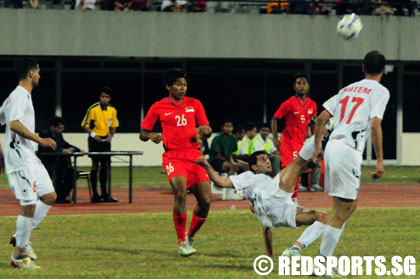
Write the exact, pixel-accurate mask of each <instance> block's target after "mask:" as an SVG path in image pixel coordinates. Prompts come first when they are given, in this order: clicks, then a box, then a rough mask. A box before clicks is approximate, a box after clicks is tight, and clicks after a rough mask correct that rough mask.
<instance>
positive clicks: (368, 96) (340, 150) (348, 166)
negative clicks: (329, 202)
mask: <svg viewBox="0 0 420 279" xmlns="http://www.w3.org/2000/svg"><path fill="white" fill-rule="evenodd" d="M384 70H385V57H384V56H383V55H382V54H381V53H380V52H378V51H371V52H369V53H368V54H366V56H365V58H364V62H363V71H364V73H365V79H363V80H361V81H359V82H356V83H353V84H350V85H348V86H346V87H344V88H343V89H341V90H340V92H338V94H337V95H335V96H333V97H332V98H330V99H329V100H328V101H326V102H325V103H324V105H323V106H324V108H325V110H324V111H323V112H322V113H321V114H320V115H319V117H318V119H317V121H316V124H315V144H314V145H315V152H314V155H313V158H312V159H313V160H314V162H319V160H320V158H322V156H324V158H325V166H326V167H325V168H326V169H325V191H326V192H328V193H329V195H330V196H332V197H333V214H332V216H331V218H330V220H329V221H328V224H327V225H326V226H325V229H324V230H323V233H322V241H321V246H320V250H319V251H320V254H321V255H322V256H325V257H326V256H331V255H332V254H333V252H334V249H335V247H336V246H337V243H338V241H339V239H340V236H341V233H342V231H343V229H344V224H345V222H346V220H347V219H348V218H349V217H350V216H351V214H352V213H353V212H354V210H355V209H356V207H357V194H358V191H359V187H360V175H361V164H362V155H363V150H364V148H365V143H366V139H367V137H368V136H369V134H370V133H372V143H373V146H374V149H375V153H376V158H377V161H376V171H375V172H374V173H372V176H373V177H374V178H380V177H381V176H382V174H383V173H384V166H383V149H382V128H381V122H382V117H383V114H384V111H385V108H386V104H387V103H388V100H389V91H388V89H386V88H385V87H384V86H382V85H381V84H379V81H380V80H381V78H382V75H383V73H384ZM332 116H334V125H333V128H334V130H333V132H332V133H331V135H330V137H329V141H328V143H327V146H326V148H325V154H323V151H322V147H321V140H322V131H323V128H324V127H325V123H326V122H327V121H328V119H329V118H330V117H332Z"/></svg>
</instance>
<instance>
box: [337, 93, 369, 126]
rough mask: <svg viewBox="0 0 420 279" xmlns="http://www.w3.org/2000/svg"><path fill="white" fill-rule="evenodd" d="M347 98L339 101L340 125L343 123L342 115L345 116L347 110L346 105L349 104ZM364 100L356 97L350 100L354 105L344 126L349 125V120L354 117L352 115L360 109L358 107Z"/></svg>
mask: <svg viewBox="0 0 420 279" xmlns="http://www.w3.org/2000/svg"><path fill="white" fill-rule="evenodd" d="M349 98H350V97H349V96H346V97H345V98H343V99H341V100H340V101H339V103H340V104H341V114H340V123H341V121H343V118H344V115H345V114H346V108H347V103H348V102H349ZM364 100H365V99H363V98H358V97H353V99H351V102H352V103H356V104H355V105H354V107H353V109H352V110H351V112H350V115H349V118H348V119H347V121H346V124H350V122H351V119H352V118H353V116H354V113H355V112H356V110H357V109H358V108H359V107H360V105H361V104H362V103H363V101H364Z"/></svg>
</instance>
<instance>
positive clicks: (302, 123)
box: [271, 73, 317, 201]
mask: <svg viewBox="0 0 420 279" xmlns="http://www.w3.org/2000/svg"><path fill="white" fill-rule="evenodd" d="M293 89H294V90H295V92H296V95H295V96H292V97H290V98H289V99H287V100H286V101H284V102H283V103H282V104H281V105H280V107H279V109H278V110H277V111H276V113H275V114H274V116H273V118H271V130H272V131H273V142H274V145H275V146H276V147H277V148H279V151H280V158H281V167H282V168H284V167H286V166H287V165H288V164H289V163H290V162H292V161H293V159H294V158H295V157H296V156H297V155H298V153H299V150H300V149H301V148H302V145H303V142H304V141H305V139H306V136H307V131H308V125H309V121H310V120H311V121H314V120H315V117H316V113H317V111H316V110H317V107H316V103H315V102H314V101H312V100H311V99H309V98H308V97H307V93H308V91H309V78H308V77H307V76H306V75H305V74H301V73H298V74H296V75H295V76H294V83H293ZM282 118H284V119H285V125H286V126H285V128H284V129H283V132H282V135H281V139H279V138H278V137H277V131H278V130H277V121H278V120H279V119H282ZM298 190H299V180H298V182H297V183H296V188H295V192H294V193H293V196H292V198H293V200H294V201H296V198H297V195H298Z"/></svg>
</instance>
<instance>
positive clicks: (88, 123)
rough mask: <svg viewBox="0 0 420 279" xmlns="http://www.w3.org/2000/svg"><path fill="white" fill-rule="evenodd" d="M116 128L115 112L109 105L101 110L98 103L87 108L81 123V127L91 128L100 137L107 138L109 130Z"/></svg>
mask: <svg viewBox="0 0 420 279" xmlns="http://www.w3.org/2000/svg"><path fill="white" fill-rule="evenodd" d="M118 126H119V123H118V118H117V110H116V109H115V108H114V107H113V106H112V105H110V104H108V105H107V107H106V108H105V109H102V108H101V105H100V103H99V102H97V103H95V104H93V105H91V106H90V107H89V109H88V110H87V112H86V115H85V117H84V118H83V121H82V127H88V128H91V129H92V131H93V132H94V133H95V134H97V135H98V136H100V137H104V136H107V135H108V134H109V131H110V128H117V127H118Z"/></svg>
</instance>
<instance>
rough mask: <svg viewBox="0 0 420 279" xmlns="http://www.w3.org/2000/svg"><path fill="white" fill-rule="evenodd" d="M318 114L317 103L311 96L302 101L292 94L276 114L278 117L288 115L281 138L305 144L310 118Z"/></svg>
mask: <svg viewBox="0 0 420 279" xmlns="http://www.w3.org/2000/svg"><path fill="white" fill-rule="evenodd" d="M316 114H317V111H316V103H315V102H314V101H312V100H311V99H309V98H306V99H305V102H302V101H301V100H300V99H299V98H298V97H297V96H292V97H290V98H289V99H288V100H286V101H284V102H283V103H282V104H281V105H280V107H279V109H278V110H277V111H276V113H275V114H274V116H275V117H277V118H278V119H282V118H283V117H286V119H285V122H286V127H285V128H284V129H283V133H282V136H281V140H282V141H283V142H285V141H289V142H294V143H299V144H303V142H304V141H305V139H306V131H307V130H308V124H309V120H310V119H314V118H315V116H316Z"/></svg>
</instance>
